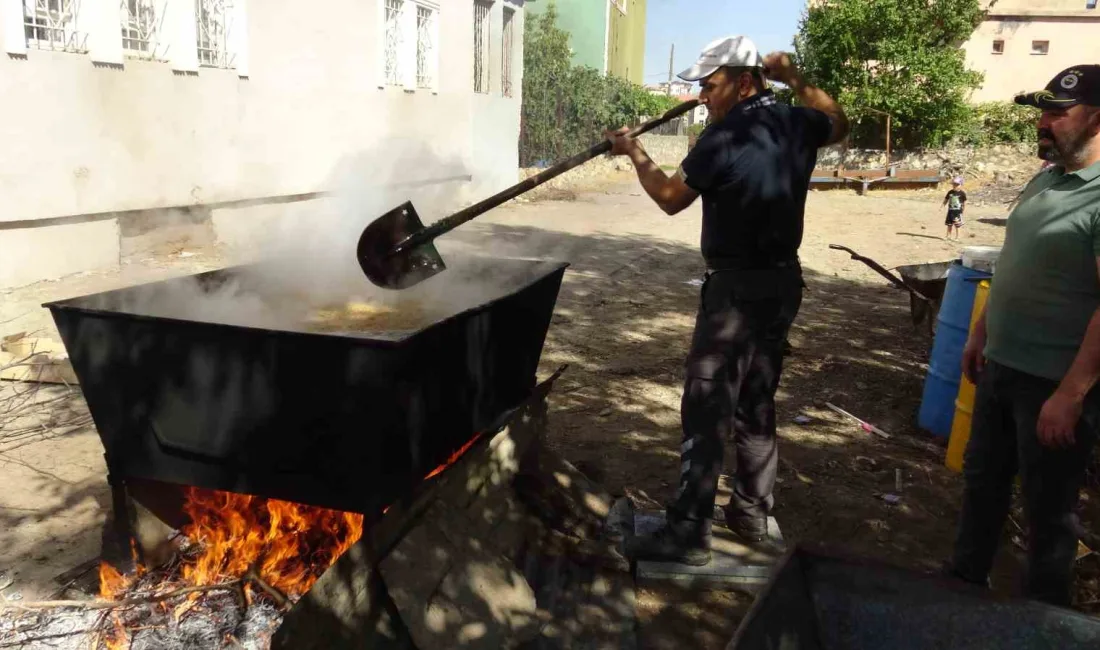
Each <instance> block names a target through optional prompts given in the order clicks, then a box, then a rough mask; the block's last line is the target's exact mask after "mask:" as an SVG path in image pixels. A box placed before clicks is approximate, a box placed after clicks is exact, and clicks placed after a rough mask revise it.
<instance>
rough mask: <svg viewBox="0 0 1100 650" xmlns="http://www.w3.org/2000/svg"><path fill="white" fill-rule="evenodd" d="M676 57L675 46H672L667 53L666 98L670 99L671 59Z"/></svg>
mask: <svg viewBox="0 0 1100 650" xmlns="http://www.w3.org/2000/svg"><path fill="white" fill-rule="evenodd" d="M675 55H676V44H675V43H673V44H672V49H671V50H670V51H669V53H668V96H669V97H672V57H673V56H675Z"/></svg>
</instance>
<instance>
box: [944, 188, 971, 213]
mask: <svg viewBox="0 0 1100 650" xmlns="http://www.w3.org/2000/svg"><path fill="white" fill-rule="evenodd" d="M952 197H954V198H956V199H958V200H957V201H952V200H951V198H952ZM943 201H944V203H946V204H947V209H948V210H949V211H950V212H962V211H963V208H964V207H966V192H964V191H962V190H948V191H947V196H945V197H943Z"/></svg>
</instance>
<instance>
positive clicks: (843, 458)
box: [0, 224, 1096, 648]
mask: <svg viewBox="0 0 1100 650" xmlns="http://www.w3.org/2000/svg"><path fill="white" fill-rule="evenodd" d="M448 239H449V240H451V242H450V243H451V244H453V245H455V246H458V247H468V248H472V249H474V250H482V251H484V252H490V249H491V252H492V254H496V255H507V254H512V255H525V256H531V257H543V258H556V259H561V260H566V261H569V262H570V263H571V269H570V271H569V273H568V274H567V275H566V278H565V282H564V284H563V286H562V290H561V294H560V297H559V300H558V303H557V309H556V311H555V315H554V317H553V321H552V324H551V327H550V331H549V335H548V340H547V343H546V347H545V350H544V354H543V360H542V372H541V375H542V376H543V377H545V376H547V375H549V374H550V373H551V372H553V371H554V370H556V369H557V368H558V367H559V366H560V365H562V364H569V370H568V371H567V372H566V374H565V375H564V376H563V377H562V378H561V380H559V382H558V383H557V384H556V385H555V389H554V392H553V393H552V394H551V412H550V417H549V427H550V428H549V433H548V436H549V439H548V444H549V446H550V447H551V448H553V449H554V450H555V451H557V452H559V453H560V454H561V455H563V456H564V457H565V458H566V459H568V460H569V461H571V462H573V463H574V464H575V465H577V466H578V467H580V468H582V470H583V471H584V472H585V473H587V474H588V475H589V476H590V477H591V478H593V479H596V480H598V481H600V482H602V483H603V484H604V486H606V487H607V488H608V489H609V490H610V491H611V492H612V493H613V494H625V495H629V496H631V497H632V498H633V499H634V500H635V502H636V503H637V504H639V505H640V506H642V507H660V506H661V505H662V504H663V503H664V502H665V501H666V500H667V499H669V498H670V497H671V496H672V495H673V492H674V490H675V482H676V480H677V476H678V468H679V458H678V449H679V443H680V428H679V398H680V386H681V381H682V363H683V358H684V355H685V353H686V351H687V345H688V341H689V338H690V334H691V329H692V326H693V324H694V315H695V309H696V305H697V303H698V291H699V289H698V286H697V285H696V284H694V283H693V281H695V280H697V279H698V278H699V276H700V274H701V272H702V264H701V260H700V257H699V254H698V251H697V249H695V248H694V247H691V246H686V245H684V244H682V243H679V242H671V241H666V240H660V239H655V238H651V237H644V236H608V235H599V234H596V235H583V236H581V235H573V234H567V233H561V232H553V231H547V230H543V229H536V228H530V227H521V226H500V225H487V224H472V225H471V226H469V227H468V228H466V229H465V230H463V231H460V232H456V233H454V234H453V235H449V236H448ZM805 277H806V282H807V285H808V289H807V290H806V292H805V298H804V302H803V307H802V311H801V314H800V316H799V318H798V320H797V321H796V324H795V327H794V329H793V331H792V334H791V341H792V343H793V345H794V347H795V351H794V354H793V356H791V357H790V358H789V359H788V362H787V367H786V370H785V374H784V379H783V383H782V386H781V391H780V395H779V422H780V437H781V441H780V453H781V463H780V474H779V476H780V478H779V483H778V485H777V508H776V511H775V513H774V514H775V516H776V518H777V519H778V521H779V523H780V526H781V528H782V531H783V534H784V536H785V537H786V538H787V540H788V541H789V542H794V541H798V540H806V541H814V542H821V543H825V544H828V545H832V546H836V547H840V548H843V549H845V550H847V551H848V552H850V553H853V554H857V555H863V556H867V557H871V558H879V559H885V560H888V561H892V562H894V563H902V564H904V565H907V566H909V567H911V568H914V569H918V570H922V571H933V570H936V569H937V568H938V567H939V564H940V562H941V560H942V559H943V558H944V557H945V556H946V555H947V553H948V552H949V550H950V544H951V540H952V536H953V530H954V524H955V518H956V515H957V506H956V504H957V503H958V500H959V493H960V489H961V481H960V480H959V479H958V477H957V476H956V475H954V474H952V473H950V472H949V471H948V470H946V469H945V468H943V466H942V458H943V453H944V444H943V441H940V440H936V439H933V438H931V437H930V436H928V435H926V434H923V433H921V432H920V431H918V430H917V429H916V427H915V422H916V413H917V409H918V406H919V402H920V397H921V390H922V385H923V378H924V373H925V371H926V365H925V364H926V361H927V354H928V349H929V345H930V341H929V339H928V337H927V334H926V333H925V332H924V331H923V330H917V329H915V328H914V327H913V325H912V321H911V319H910V314H909V300H908V296H907V295H906V294H905V293H902V292H900V291H898V290H895V289H893V288H891V287H889V286H888V285H886V284H885V282H882V283H872V284H864V283H857V282H852V281H849V280H846V279H844V278H840V277H837V276H835V275H823V274H820V273H817V272H815V271H814V270H813V269H807V270H806V273H805ZM826 402H829V403H832V404H835V405H837V406H839V407H841V408H843V409H845V410H847V411H849V412H851V413H854V414H856V415H858V416H859V417H861V418H862V419H864V420H867V421H869V422H872V423H874V424H875V425H877V426H878V427H879V428H881V429H883V430H886V431H887V432H889V433H890V434H892V436H893V437H892V438H891V439H890V440H882V439H880V438H877V437H874V436H871V435H869V434H867V433H865V432H864V431H863V430H862V429H859V428H858V427H856V426H854V425H853V423H851V422H849V421H845V420H843V419H842V418H840V417H839V416H837V415H836V414H835V413H833V412H832V411H830V410H829V409H827V408H825V403H826ZM798 415H803V416H805V417H807V418H809V422H808V423H807V424H804V425H797V424H794V418H795V417H796V416H798ZM732 458H733V456H732V447H730V448H728V451H727V466H728V465H729V464H730V463H729V461H732ZM899 475H900V486H899V485H898V483H897V477H898V476H899ZM886 494H896V495H898V496H900V497H901V500H900V503H898V504H897V505H889V504H888V503H887V502H886V501H885V500H884V499H883V496H884V495H886ZM1095 500H1096V499H1095V498H1094V501H1095ZM36 516H37V515H36ZM19 523H20V519H19V517H18V516H12V515H11V514H10V513H3V512H0V525H19ZM1006 555H1008V554H1006ZM1015 571H1016V566H1015V564H1013V563H1012V562H1008V563H1006V564H1005V566H1004V567H1002V568H1001V569H1000V573H999V574H998V576H996V578H995V580H996V581H997V583H998V586H1001V585H1007V584H1009V583H1010V582H1011V579H1012V577H1013V574H1014V573H1015ZM354 579H355V578H354V576H349V577H348V580H349V581H353V580H354ZM750 602H751V599H750V598H749V597H747V596H743V595H736V594H723V593H721V592H697V591H682V590H678V589H675V588H672V587H669V588H667V589H664V588H661V589H651V590H644V591H642V592H641V593H640V594H639V599H638V612H639V618H640V625H639V632H640V637H641V644H640V645H641V647H644V648H723V647H724V646H725V644H726V643H727V642H728V641H729V639H730V638H731V637H732V635H733V633H734V630H735V629H736V626H737V624H738V622H739V621H740V618H741V617H742V616H743V615H744V612H745V611H746V610H747V607H748V605H749V603H750ZM455 643H456V645H455V646H454V647H464V645H465V644H463V643H460V642H459V640H458V639H456V641H455ZM395 647H396V646H395ZM582 647H583V646H582Z"/></svg>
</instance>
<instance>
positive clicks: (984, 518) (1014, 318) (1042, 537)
mask: <svg viewBox="0 0 1100 650" xmlns="http://www.w3.org/2000/svg"><path fill="white" fill-rule="evenodd" d="M1016 102H1017V103H1019V104H1025V105H1028V106H1034V107H1036V108H1039V109H1041V110H1042V115H1041V117H1040V118H1039V124H1038V128H1039V130H1038V135H1039V156H1040V157H1041V158H1043V159H1044V160H1047V161H1050V162H1053V163H1054V165H1053V166H1050V167H1049V168H1047V169H1044V170H1043V171H1042V172H1040V173H1039V174H1038V175H1037V176H1036V177H1035V178H1034V179H1032V181H1031V183H1029V184H1028V186H1027V187H1026V188H1025V189H1024V192H1023V194H1022V195H1021V197H1020V200H1019V203H1018V204H1017V206H1016V209H1015V210H1013V212H1012V214H1011V215H1009V218H1008V225H1007V230H1006V233H1005V243H1004V249H1003V250H1002V252H1001V256H1000V258H999V259H998V260H997V268H996V273H995V275H994V278H993V283H992V286H991V288H990V293H989V300H988V302H987V304H986V308H985V312H984V313H983V314H982V316H981V318H980V319H979V321H978V322H977V324H976V326H975V327H974V331H973V333H972V334H971V336H970V340H969V341H967V344H966V348H965V349H964V351H963V371H964V372H965V373H966V375H967V377H968V378H970V379H971V381H974V382H975V384H977V387H978V388H977V394H976V397H975V403H974V419H973V428H972V431H971V437H970V442H969V445H968V446H967V449H966V465H965V477H966V492H965V494H964V497H963V505H962V514H961V516H960V521H959V528H958V536H957V539H956V541H955V552H954V557H953V559H952V561H951V564H950V566H949V571H950V573H951V574H953V575H954V576H955V577H958V578H961V579H963V580H966V581H968V582H974V583H979V584H986V583H988V579H989V570H990V568H991V566H992V564H993V556H994V553H995V552H996V550H997V544H998V542H999V540H1000V537H1001V530H1002V528H1003V526H1004V522H1005V519H1006V517H1007V516H1008V510H1009V505H1010V502H1011V496H1012V481H1013V477H1014V476H1015V475H1016V474H1017V473H1019V475H1020V479H1021V484H1022V488H1023V501H1024V503H1023V505H1024V511H1025V513H1026V515H1027V522H1028V544H1027V547H1028V575H1027V578H1026V582H1025V593H1026V594H1027V595H1028V596H1029V597H1032V598H1036V599H1039V600H1044V601H1047V602H1050V603H1054V604H1058V605H1069V604H1070V595H1071V591H1072V583H1073V564H1074V560H1075V557H1076V551H1077V531H1078V527H1079V525H1080V524H1079V523H1078V521H1077V519H1076V517H1075V515H1074V508H1075V506H1076V505H1077V499H1078V491H1079V489H1080V487H1081V483H1082V481H1083V480H1084V476H1085V469H1086V466H1087V464H1088V460H1089V456H1090V453H1091V451H1092V448H1093V444H1094V443H1095V442H1096V439H1097V434H1098V431H1100V389H1094V386H1095V385H1096V383H1097V378H1098V377H1100V65H1080V66H1074V67H1072V68H1069V69H1068V70H1065V71H1063V72H1061V73H1060V74H1058V75H1057V76H1056V77H1055V78H1054V79H1053V80H1052V81H1051V82H1050V84H1048V85H1047V87H1046V89H1045V90H1041V91H1039V92H1035V93H1031V94H1028V95H1021V96H1019V97H1017V98H1016Z"/></svg>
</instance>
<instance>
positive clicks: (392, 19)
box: [385, 0, 405, 86]
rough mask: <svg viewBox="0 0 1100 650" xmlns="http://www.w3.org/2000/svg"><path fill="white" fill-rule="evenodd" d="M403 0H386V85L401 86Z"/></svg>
mask: <svg viewBox="0 0 1100 650" xmlns="http://www.w3.org/2000/svg"><path fill="white" fill-rule="evenodd" d="M404 5H405V0H386V41H385V43H386V57H385V60H386V83H387V84H388V85H391V86H399V85H401V69H400V65H399V64H400V58H401V42H402V38H401V37H402V33H401V11H402V9H403V8H404Z"/></svg>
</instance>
